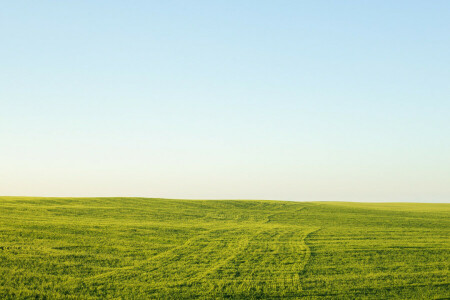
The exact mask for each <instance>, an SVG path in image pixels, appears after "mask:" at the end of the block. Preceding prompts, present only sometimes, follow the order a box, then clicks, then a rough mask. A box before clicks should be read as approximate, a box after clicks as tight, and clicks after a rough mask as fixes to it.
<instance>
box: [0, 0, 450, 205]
mask: <svg viewBox="0 0 450 300" xmlns="http://www.w3.org/2000/svg"><path fill="white" fill-rule="evenodd" d="M449 16H450V1H3V2H2V3H1V6H0V37H1V47H0V195H30V196H31V195H36V196H146V197H178V198H241V199H242V198H253V199H286V200H350V201H430V202H439V201H440V202H448V201H450V17H449Z"/></svg>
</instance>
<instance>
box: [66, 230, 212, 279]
mask: <svg viewBox="0 0 450 300" xmlns="http://www.w3.org/2000/svg"><path fill="white" fill-rule="evenodd" d="M212 231H213V230H208V231H206V232H205V233H202V234H200V235H196V236H194V237H191V238H190V239H188V240H187V241H186V242H185V243H183V244H182V245H180V246H176V247H173V248H170V249H168V250H166V251H163V252H160V253H158V254H155V255H153V256H151V257H149V258H147V259H145V260H143V261H140V262H139V263H137V264H134V265H131V266H125V267H121V268H116V269H114V270H111V271H108V272H105V273H101V274H97V275H94V276H90V277H87V278H85V279H83V280H82V282H83V283H86V282H90V281H95V280H98V279H102V278H107V277H109V276H114V275H116V274H118V273H120V272H124V271H131V270H133V269H137V268H140V267H142V266H144V265H145V264H147V263H149V262H151V261H153V260H157V259H160V258H163V257H165V256H168V255H170V254H171V253H174V252H176V251H178V250H180V249H183V248H187V247H188V246H189V245H191V244H193V243H194V242H195V241H197V240H199V239H202V238H204V237H207V236H208V234H209V233H211V232H212ZM73 281H79V279H74V280H73ZM71 283H74V282H71Z"/></svg>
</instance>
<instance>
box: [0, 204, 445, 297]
mask: <svg viewBox="0 0 450 300" xmlns="http://www.w3.org/2000/svg"><path fill="white" fill-rule="evenodd" d="M449 267H450V204H399V203H390V204H368V203H339V202H334V203H331V202H330V203H326V202H281V201H225V200H223V201H199V200H167V199H146V198H29V197H0V298H2V299H9V298H10V299H16V298H37V299H44V298H45V299H58V298H67V299H70V298H74V299H75V298H83V299H89V298H98V297H101V298H124V299H148V298H159V299H165V298H169V299H180V298H212V299H217V298H218V299H222V298H232V299H236V298H237V299H239V298H240V299H257V298H265V299H267V298H269V299H273V298H300V297H306V298H339V299H343V298H344V299H346V298H348V299H355V298H358V299H361V298H368V299H374V298H377V299H383V298H389V299H392V298H401V299H435V298H448V297H450V271H449Z"/></svg>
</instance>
